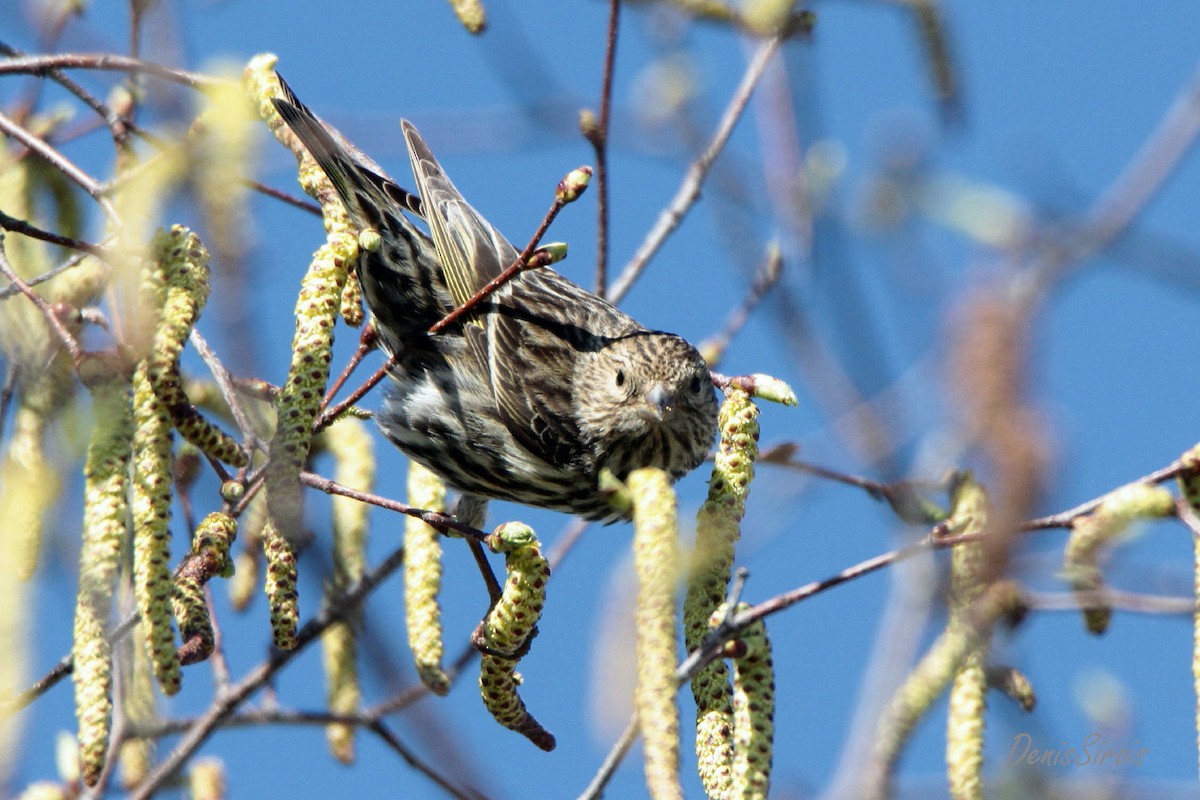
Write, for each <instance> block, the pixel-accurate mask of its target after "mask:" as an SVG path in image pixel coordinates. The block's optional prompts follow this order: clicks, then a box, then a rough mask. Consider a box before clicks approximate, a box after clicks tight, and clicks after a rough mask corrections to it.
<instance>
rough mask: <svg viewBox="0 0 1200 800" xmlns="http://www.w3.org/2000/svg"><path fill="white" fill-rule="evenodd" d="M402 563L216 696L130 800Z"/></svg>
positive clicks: (397, 557)
mask: <svg viewBox="0 0 1200 800" xmlns="http://www.w3.org/2000/svg"><path fill="white" fill-rule="evenodd" d="M402 563H404V548H402V547H401V548H397V549H396V550H395V551H393V552H392V554H391V555H389V556H388V557H387V558H385V559H384V560H383V561H382V562H380V564H379V565H378V566H377V567H375V568H374V569H372V570H371V571H370V572H368V573H367V574H366V575H364V576H363V578H362V579H361V580H360V581H359V582H358V583H357V584H355V585H354V586H352V587H351V588H350V589H349V590H348V591H346V592H345V594H343V595H342V596H341V597H340V598H335V599H333V600H331V601H330V602H329V603H328V605H326V606H325V607H324V608H322V609H321V611H319V612H318V613H317V615H316V616H314V617H313V618H312V619H310V620H309V621H308V622H307V623H305V625H304V627H303V628H301V629H300V631H299V632H298V633H297V634H296V647H295V648H294V649H292V650H276V651H274V652H272V654H271V656H270V658H268V659H267V660H266V661H264V662H263V663H262V664H260V665H258V666H257V667H255V668H254V669H252V670H251V671H250V672H249V673H248V674H247V675H246V676H245V677H243V678H242V679H241V680H240V681H238V682H237V683H236V684H234V685H233V686H231V687H230V688H229V691H227V692H225V693H224V694H223V695H221V696H220V697H217V698H216V699H215V700H214V701H213V703H212V705H211V706H209V707H208V709H207V710H206V711H205V712H204V713H203V714H202V715H200V716H199V717H198V718H197V719H196V720H195V722H194V723H193V724H192V725H191V726H190V727H189V728H188V730H187V732H186V733H185V734H184V735H183V737H182V738H181V739H180V741H179V743H178V744H177V745H176V746H175V749H174V750H172V751H171V753H170V754H169V755H168V756H167V757H166V758H165V759H163V760H162V761H161V762H159V763H158V764H157V765H156V766H155V768H154V769H153V770H152V771H151V773H150V774H149V775H147V776H146V778H145V779H144V780H143V781H142V782H141V783H139V784H138V785H137V787H135V788H134V789H133V791H132V792H130V795H129V797H130V800H147V798H149V797H150V796H152V795H153V794H154V793H155V792H156V791H158V789H160V788H161V787H162V786H163V784H164V783H165V782H166V781H167V780H168V779H170V778H171V776H173V775H174V774H175V772H176V771H177V770H178V769H179V768H180V767H182V766H183V764H184V763H185V762H186V761H187V760H188V758H190V757H191V756H192V754H193V753H195V752H196V750H198V749H199V748H200V746H201V745H203V744H204V742H206V741H207V740H208V738H209V737H210V736H211V735H212V734H213V732H214V731H215V730H216V729H217V727H218V726H220V725H221V724H222V723H223V722H224V721H225V720H226V719H227V718H228V717H229V716H230V715H231V714H232V713H233V712H234V710H235V709H237V708H238V707H240V706H241V705H242V704H243V703H245V702H246V700H248V699H249V697H250V695H252V694H253V693H254V692H256V691H258V690H259V689H260V688H262V687H263V686H264V685H265V684H266V683H267V682H268V681H269V680H271V678H272V677H273V676H274V675H275V674H276V673H277V672H279V671H280V670H281V669H283V667H284V666H286V665H287V664H288V662H290V661H291V660H292V659H293V658H295V657H296V656H297V655H299V654H300V653H301V652H302V651H303V650H304V649H305V648H306V647H307V646H308V645H309V644H310V643H311V642H313V641H315V640H316V639H317V638H318V637H319V636H320V635H321V634H322V633H324V632H325V630H326V629H327V628H328V627H329V626H330V625H332V624H334V623H335V622H340V621H342V620H344V619H346V618H348V617H349V616H350V615H351V614H352V613H353V612H354V610H355V609H356V608H357V607H358V606H359V604H360V603H361V602H362V601H363V599H364V598H365V597H366V596H367V595H368V594H369V593H370V592H371V590H373V589H374V588H375V587H376V586H377V585H379V584H380V583H381V582H382V581H383V580H384V579H385V578H387V577H388V576H389V575H391V574H392V573H393V572H395V571H396V569H398V568H399V567H400V565H401V564H402Z"/></svg>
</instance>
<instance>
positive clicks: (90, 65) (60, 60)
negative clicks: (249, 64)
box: [0, 53, 224, 89]
mask: <svg viewBox="0 0 1200 800" xmlns="http://www.w3.org/2000/svg"><path fill="white" fill-rule="evenodd" d="M53 69H93V70H100V71H110V72H138V73H143V74H146V75H153V76H155V77H158V78H165V79H166V80H169V81H174V82H175V83H180V84H183V85H184V86H190V87H192V88H194V89H200V88H205V87H209V86H219V85H221V84H222V83H223V82H224V81H222V80H221V79H219V78H212V77H209V76H208V75H202V74H200V73H198V72H189V71H187V70H184V69H176V68H175V67H168V66H166V65H165V64H157V63H155V62H153V61H142V60H141V59H137V58H130V57H129V56H122V55H116V54H115V53H53V54H49V55H38V56H19V57H17V58H6V59H2V60H0V75H14V74H31V75H47V74H49V71H50V70H53Z"/></svg>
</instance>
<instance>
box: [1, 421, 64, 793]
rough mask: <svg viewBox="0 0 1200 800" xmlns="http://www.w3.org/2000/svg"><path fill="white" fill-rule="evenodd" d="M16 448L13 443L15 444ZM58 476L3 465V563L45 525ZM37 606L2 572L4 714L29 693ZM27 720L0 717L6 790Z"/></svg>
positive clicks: (10, 573) (25, 587)
mask: <svg viewBox="0 0 1200 800" xmlns="http://www.w3.org/2000/svg"><path fill="white" fill-rule="evenodd" d="M10 443H11V439H10ZM55 476H56V473H55V471H54V470H52V469H50V468H49V467H48V466H47V465H46V464H45V462H44V461H42V460H40V459H39V460H37V461H35V462H32V463H26V462H23V461H21V460H19V459H17V458H14V457H13V454H12V453H11V452H10V453H9V454H8V455H7V457H5V458H4V459H0V519H2V520H4V524H3V525H0V559H5V560H6V563H7V559H8V558H10V557H12V556H14V554H16V553H19V552H20V550H21V549H22V548H23V547H25V546H27V544H28V542H27V541H26V540H25V539H24V532H25V530H26V529H27V527H31V526H33V525H35V524H36V525H40V524H41V519H42V515H43V513H44V512H45V510H46V509H47V508H49V507H51V506H52V505H53V504H54V501H55V497H56V495H57V481H56V479H55ZM31 610H32V601H31V597H30V588H29V584H28V582H27V581H26V580H25V579H24V578H23V577H22V576H21V575H20V574H18V572H17V571H16V570H13V569H0V653H3V654H4V657H3V658H0V709H5V708H7V706H8V704H9V701H10V700H11V698H13V697H15V696H16V695H17V693H18V692H20V691H22V690H23V689H24V688H25V685H26V682H27V680H28V671H29V660H30V659H29V655H30V641H29V627H30V626H29V622H30V618H31V615H30V611H31ZM24 718H25V715H22V714H6V713H2V712H0V785H2V783H3V782H4V781H5V779H6V778H8V777H9V776H10V775H11V774H12V767H13V766H14V764H13V760H14V759H15V757H16V756H17V755H18V754H19V753H20V752H21V748H20V747H19V740H20V734H21V723H22V721H23V720H24Z"/></svg>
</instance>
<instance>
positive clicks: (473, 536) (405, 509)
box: [300, 472, 487, 541]
mask: <svg viewBox="0 0 1200 800" xmlns="http://www.w3.org/2000/svg"><path fill="white" fill-rule="evenodd" d="M300 482H301V483H302V484H304V485H305V486H309V487H311V488H313V489H317V490H319V491H322V492H325V493H327V494H337V495H341V496H342V497H349V498H352V499H354V500H358V501H359V502H360V503H370V504H371V505H373V506H379V507H380V508H386V509H387V510H388V511H395V512H396V513H398V514H404V515H406V516H409V517H416V518H417V519H419V520H421V521H422V522H425V523H426V524H428V525H430V526H432V527H434V528H436V529H438V530H439V531H441V532H442V533H448V532H450V531H453V532H454V533H456V534H459V535H461V536H464V537H466V538H467V539H470V540H473V541H482V540H483V539H484V538H485V537H486V536H487V534H486V533H485V532H483V531H481V530H477V529H476V528H472V527H471V526H470V525H464V524H463V523H461V522H459V521H458V520H457V519H455V518H454V517H453V516H451V515H449V514H442V513H439V512H437V511H426V510H425V509H422V508H413V507H412V506H410V505H408V504H407V503H401V502H400V501H398V500H391V499H389V498H387V497H380V496H379V495H375V494H371V493H369V492H360V491H358V490H357V489H351V488H350V487H348V486H343V485H341V484H340V483H337V482H336V481H332V480H330V479H329V478H326V477H323V476H321V475H317V474H315V473H312V472H301V473H300Z"/></svg>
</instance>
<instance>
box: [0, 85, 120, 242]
mask: <svg viewBox="0 0 1200 800" xmlns="http://www.w3.org/2000/svg"><path fill="white" fill-rule="evenodd" d="M2 64H3V62H0V65H2ZM0 133H4V134H6V135H8V136H10V137H11V138H13V139H15V140H16V141H18V142H20V143H21V144H23V145H25V147H26V148H28V149H29V152H31V153H33V154H35V155H36V156H38V157H39V158H41V159H42V160H44V161H46V162H47V163H48V164H50V165H51V166H53V167H54V168H55V169H57V170H58V171H59V172H61V173H62V174H63V175H65V176H66V177H67V179H68V180H70V181H71V182H72V183H74V184H75V185H77V186H78V187H79V188H81V189H83V190H84V191H85V192H87V193H88V194H89V195H91V197H92V198H93V199H94V200H95V201H96V202H97V203H99V204H100V207H101V208H102V209H104V213H105V214H107V215H108V218H109V219H110V220H112V221H113V223H115V224H116V225H118V226H119V225H120V224H121V220H120V217H118V216H117V210H116V209H115V208H114V207H113V204H112V202H111V201H110V200H109V199H108V197H106V196H105V193H104V189H103V187H101V186H100V183H99V182H98V181H97V180H96V179H95V178H93V177H92V176H91V175H88V174H87V173H86V172H84V171H83V170H82V169H80V168H79V167H77V166H76V165H75V164H74V163H73V162H72V161H71V160H70V159H69V158H67V157H66V156H64V155H63V154H62V153H60V152H58V151H57V150H55V149H54V148H53V147H51V146H50V145H49V144H48V143H47V142H46V141H45V140H44V139H41V138H39V137H37V136H34V135H33V134H32V133H30V132H29V131H28V130H26V129H25V128H23V127H22V126H20V125H18V124H17V123H16V122H14V121H13V120H11V119H9V118H8V117H7V116H6V115H5V114H4V113H3V112H0Z"/></svg>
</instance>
